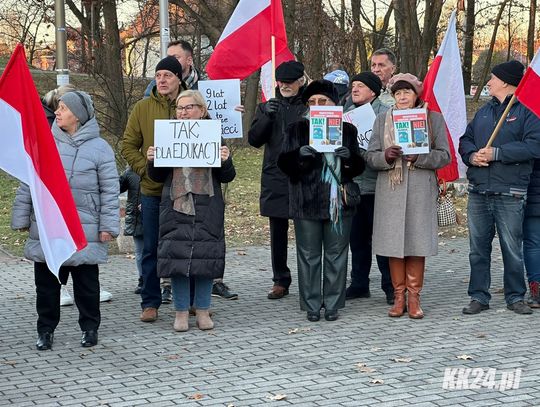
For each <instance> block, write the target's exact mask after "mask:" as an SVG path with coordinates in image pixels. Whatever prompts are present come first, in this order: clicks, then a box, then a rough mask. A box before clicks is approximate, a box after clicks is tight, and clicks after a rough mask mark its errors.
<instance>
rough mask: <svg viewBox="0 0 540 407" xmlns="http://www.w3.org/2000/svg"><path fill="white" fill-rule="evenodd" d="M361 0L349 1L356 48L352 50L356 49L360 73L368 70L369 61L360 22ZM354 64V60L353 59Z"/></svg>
mask: <svg viewBox="0 0 540 407" xmlns="http://www.w3.org/2000/svg"><path fill="white" fill-rule="evenodd" d="M361 3H362V1H361V0H351V13H352V20H353V29H352V31H353V38H354V39H355V44H356V46H355V47H354V50H356V49H358V59H359V61H358V62H360V71H368V70H369V61H368V56H367V49H366V39H365V35H364V29H363V28H362V21H361V20H360V11H361V7H362V5H361ZM354 61H355V62H356V58H355V59H354Z"/></svg>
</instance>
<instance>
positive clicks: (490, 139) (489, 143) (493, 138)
mask: <svg viewBox="0 0 540 407" xmlns="http://www.w3.org/2000/svg"><path fill="white" fill-rule="evenodd" d="M515 101H516V94H515V93H514V94H513V95H512V98H511V99H510V101H509V102H508V106H506V109H504V112H503V114H502V115H501V118H500V119H499V122H498V123H497V127H495V130H493V133H491V137H490V138H489V140H488V142H487V144H486V148H488V147H491V144H493V141H494V140H495V137H497V134H499V130H500V129H501V127H502V125H503V123H504V121H505V120H506V116H507V115H508V112H509V111H510V108H511V107H512V105H513V104H514V102H515Z"/></svg>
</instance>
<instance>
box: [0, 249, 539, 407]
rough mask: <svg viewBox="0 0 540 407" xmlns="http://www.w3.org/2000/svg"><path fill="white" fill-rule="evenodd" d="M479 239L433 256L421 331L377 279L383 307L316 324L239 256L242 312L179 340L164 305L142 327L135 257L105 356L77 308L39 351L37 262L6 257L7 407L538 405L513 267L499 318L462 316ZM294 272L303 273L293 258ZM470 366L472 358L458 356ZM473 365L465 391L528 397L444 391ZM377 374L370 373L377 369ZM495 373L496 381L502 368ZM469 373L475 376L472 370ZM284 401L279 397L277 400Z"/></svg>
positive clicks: (114, 272) (497, 297) (109, 279)
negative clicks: (515, 304)
mask: <svg viewBox="0 0 540 407" xmlns="http://www.w3.org/2000/svg"><path fill="white" fill-rule="evenodd" d="M467 255H468V242H467V240H466V239H463V238H457V239H449V240H446V241H442V242H441V243H440V251H439V255H438V256H436V257H434V258H431V259H429V261H428V265H427V273H426V284H425V287H424V291H423V296H422V305H423V308H424V311H425V314H426V317H425V318H424V319H423V320H411V319H409V318H407V317H406V316H405V317H402V318H389V317H387V316H386V311H387V309H388V306H387V305H386V303H385V301H384V295H383V292H382V291H381V290H380V289H379V288H378V286H379V285H380V274H379V273H378V271H377V270H376V269H374V270H373V271H372V283H371V284H372V285H371V291H372V297H371V298H369V299H357V300H353V301H351V302H347V306H346V308H345V309H344V310H342V312H341V313H340V319H339V320H338V321H336V322H326V321H324V320H322V321H320V322H318V323H310V322H308V321H307V320H306V318H305V313H304V312H302V311H300V309H299V305H298V291H297V284H296V282H294V283H293V286H292V287H291V294H290V295H289V296H287V297H286V298H284V299H282V300H274V301H271V300H268V299H266V293H267V291H268V289H269V288H270V286H271V270H270V265H269V260H270V252H269V250H268V248H265V247H245V248H241V249H238V248H230V249H228V252H227V267H226V282H227V283H228V284H229V286H230V287H231V289H233V290H234V291H236V292H238V294H239V299H238V300H237V301H226V300H223V299H219V298H218V299H215V298H214V299H213V309H214V312H215V317H214V320H215V322H216V329H214V330H213V331H211V332H202V331H199V330H198V329H197V328H196V327H194V321H191V322H190V323H191V329H190V331H189V332H187V333H175V332H173V330H172V322H173V318H174V312H173V309H172V307H171V306H170V305H166V306H162V308H161V309H160V318H159V320H158V321H157V322H156V323H153V324H143V323H141V322H139V320H138V315H139V312H140V307H139V297H138V296H137V295H135V294H133V293H132V290H133V288H134V285H135V283H136V278H137V276H136V272H135V267H134V264H133V260H132V259H130V258H128V257H126V256H113V257H112V258H111V261H110V262H109V264H107V265H104V266H103V267H102V268H101V282H102V285H103V287H104V288H106V289H107V290H109V291H111V292H112V293H113V295H114V299H113V301H111V302H110V303H105V304H102V325H101V328H100V332H99V333H100V338H99V339H100V342H99V344H98V346H96V347H94V348H91V349H85V348H81V347H80V345H79V340H80V332H79V329H78V325H77V316H78V314H77V309H76V308H75V307H74V306H72V307H62V321H61V323H60V325H59V326H58V328H57V330H56V333H55V343H54V349H53V350H52V351H42V352H40V351H37V350H36V349H35V339H36V333H35V320H36V315H35V309H34V302H35V294H34V293H35V290H34V285H33V275H32V266H31V263H28V262H26V261H24V260H21V259H17V258H10V257H7V256H2V257H0V270H1V276H2V278H1V279H0V296H1V298H0V304H1V309H3V310H4V311H3V315H4V316H3V317H2V319H1V320H0V378H1V380H0V405H12V406H34V405H39V406H73V405H83V406H115V407H121V406H136V405H152V406H170V405H182V406H237V407H238V406H265V405H268V406H282V405H283V406H285V405H295V406H409V405H411V406H497V405H504V406H538V405H540V400H539V399H538V395H539V394H540V382H539V380H538V378H539V377H540V363H539V362H540V358H539V356H538V355H539V353H538V349H537V346H538V333H539V332H540V330H539V318H540V312H539V311H536V312H535V313H534V314H533V315H529V316H522V315H515V314H514V313H512V312H510V311H508V310H506V308H505V303H504V298H503V295H502V292H501V287H502V276H501V267H502V260H501V255H500V250H499V249H498V247H495V248H494V253H493V257H494V259H495V262H494V266H493V279H492V285H493V288H492V293H493V299H492V302H491V309H490V310H489V311H487V312H483V313H482V314H480V315H475V316H464V315H462V314H461V308H462V307H463V306H464V305H466V304H467V303H468V297H467V282H466V281H467V279H468V273H469V268H468V260H467ZM290 265H291V269H293V273H294V276H296V267H295V258H294V254H293V255H291V260H290ZM464 355H467V356H470V357H471V359H466V360H462V359H459V358H458V356H462V357H464ZM447 368H451V369H457V368H473V369H475V368H476V369H483V371H481V370H473V371H472V372H471V371H469V373H470V376H469V379H468V381H466V382H467V383H468V384H469V385H472V384H474V383H476V382H474V379H476V380H478V383H479V384H484V385H485V386H490V383H489V381H488V380H487V379H488V377H487V376H488V375H487V372H488V369H497V370H496V371H495V379H496V382H497V383H498V382H500V380H501V379H502V375H503V374H504V373H503V372H514V371H515V369H521V380H520V382H519V386H518V388H517V389H509V390H505V391H501V390H496V389H492V388H485V387H481V388H474V387H475V386H474V385H473V386H472V388H464V385H463V381H461V382H458V383H456V382H455V381H452V380H450V381H447V387H448V385H450V386H451V384H457V386H458V387H460V389H451V388H450V389H448V388H447V389H445V388H443V379H444V374H445V369H447ZM371 369H373V370H371ZM491 372H493V371H491ZM462 373H463V374H466V371H463V372H462ZM279 398H283V399H282V400H275V399H279Z"/></svg>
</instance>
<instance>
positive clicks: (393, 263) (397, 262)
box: [388, 257, 406, 317]
mask: <svg viewBox="0 0 540 407" xmlns="http://www.w3.org/2000/svg"><path fill="white" fill-rule="evenodd" d="M390 277H391V278H392V285H393V286H394V305H393V307H392V308H390V309H389V310H388V316H389V317H400V316H402V315H403V313H404V312H405V287H406V273H405V260H404V259H398V258H397V257H390Z"/></svg>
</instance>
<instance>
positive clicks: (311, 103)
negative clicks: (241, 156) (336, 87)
mask: <svg viewBox="0 0 540 407" xmlns="http://www.w3.org/2000/svg"><path fill="white" fill-rule="evenodd" d="M329 100H330V99H328V98H318V99H308V101H307V104H308V106H316V105H318V106H324V105H326V104H327V103H328V101H329Z"/></svg>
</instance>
